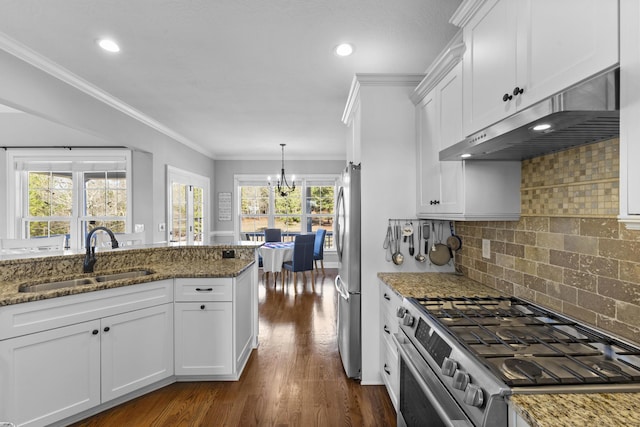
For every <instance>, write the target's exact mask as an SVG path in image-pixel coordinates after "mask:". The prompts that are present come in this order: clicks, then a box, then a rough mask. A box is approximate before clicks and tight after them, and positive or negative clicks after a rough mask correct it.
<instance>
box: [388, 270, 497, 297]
mask: <svg viewBox="0 0 640 427" xmlns="http://www.w3.org/2000/svg"><path fill="white" fill-rule="evenodd" d="M378 278H380V280H382V281H383V282H384V283H386V284H387V285H389V286H390V287H391V288H392V289H393V290H395V291H396V292H397V293H398V294H400V295H401V296H403V297H407V298H416V297H424V296H433V297H436V296H458V297H462V296H466V297H473V296H487V295H491V296H498V295H500V292H498V291H497V290H495V289H493V288H490V287H488V286H485V285H483V284H481V283H478V282H476V281H474V280H471V279H469V278H468V277H465V276H461V275H458V274H453V273H378Z"/></svg>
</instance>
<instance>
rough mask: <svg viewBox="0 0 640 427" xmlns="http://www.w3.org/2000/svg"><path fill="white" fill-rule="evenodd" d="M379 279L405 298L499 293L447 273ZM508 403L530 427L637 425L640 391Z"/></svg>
mask: <svg viewBox="0 0 640 427" xmlns="http://www.w3.org/2000/svg"><path fill="white" fill-rule="evenodd" d="M378 278H379V279H380V280H382V281H383V282H384V283H386V284H387V285H389V286H390V287H391V288H392V289H393V290H394V291H395V292H397V293H398V294H399V295H400V296H401V297H406V298H414V297H423V296H432V297H436V296H445V297H446V296H454V297H460V296H467V297H472V296H485V295H491V296H498V295H501V294H502V293H501V292H499V291H498V290H496V289H493V288H491V287H488V286H486V285H483V284H481V283H478V282H476V281H474V280H472V279H469V278H468V277H464V276H460V275H455V274H449V273H378ZM509 405H510V406H511V407H512V408H513V411H514V412H515V413H516V414H518V415H519V416H520V417H521V418H522V419H523V420H524V421H525V422H527V423H528V424H529V425H530V426H531V427H576V426H585V425H597V426H602V427H614V426H615V427H619V426H640V409H639V408H640V393H573V394H515V395H512V396H510V397H509ZM517 425H518V426H520V424H517Z"/></svg>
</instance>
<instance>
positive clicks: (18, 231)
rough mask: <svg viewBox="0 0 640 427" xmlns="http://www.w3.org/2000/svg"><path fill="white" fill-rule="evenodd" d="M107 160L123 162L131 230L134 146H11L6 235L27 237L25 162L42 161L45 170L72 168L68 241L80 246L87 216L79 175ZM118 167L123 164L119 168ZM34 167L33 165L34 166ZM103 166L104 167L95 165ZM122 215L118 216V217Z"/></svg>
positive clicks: (127, 224) (8, 151)
mask: <svg viewBox="0 0 640 427" xmlns="http://www.w3.org/2000/svg"><path fill="white" fill-rule="evenodd" d="M105 162H114V163H115V162H117V163H119V164H121V165H124V169H125V172H126V183H127V184H126V185H127V214H126V215H125V217H124V221H125V224H126V231H127V232H128V233H130V232H131V218H132V216H131V213H132V205H131V203H132V200H133V196H132V185H131V183H132V181H131V175H132V173H131V150H126V149H87V148H42V149H37V150H36V149H8V150H7V157H6V170H7V211H6V212H7V223H6V230H7V237H8V238H14V239H21V238H25V236H24V229H25V227H24V224H23V218H25V217H26V216H27V215H26V212H27V209H28V197H27V196H26V191H28V190H27V185H28V170H27V169H26V168H25V167H24V166H23V165H24V164H33V163H39V164H41V165H42V166H43V168H48V169H43V171H46V170H51V171H57V170H62V169H61V168H62V166H60V167H57V165H64V168H66V169H67V170H70V171H71V172H73V180H74V182H73V184H74V185H73V188H74V194H73V198H74V199H73V200H74V204H73V211H72V214H71V218H72V219H71V227H70V230H69V231H70V239H69V245H70V248H71V249H81V248H82V246H83V239H81V238H80V237H81V236H80V235H81V225H82V222H83V221H86V220H87V218H86V216H84V215H81V214H80V211H79V208H80V206H81V205H82V204H83V203H84V186H83V184H82V182H81V180H80V179H79V176H80V174H81V173H82V172H90V171H92V168H96V167H97V165H99V164H101V163H105ZM118 169H119V170H120V169H121V168H118ZM31 170H32V171H33V169H31ZM95 170H103V169H95ZM120 219H122V217H118V218H117V220H120Z"/></svg>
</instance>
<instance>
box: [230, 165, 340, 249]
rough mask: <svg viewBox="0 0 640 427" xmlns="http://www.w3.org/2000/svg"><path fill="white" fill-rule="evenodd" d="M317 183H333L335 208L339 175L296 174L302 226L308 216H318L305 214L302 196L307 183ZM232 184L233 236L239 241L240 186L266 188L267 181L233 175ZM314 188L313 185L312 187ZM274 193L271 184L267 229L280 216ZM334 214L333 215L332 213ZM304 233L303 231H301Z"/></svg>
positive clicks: (257, 177)
mask: <svg viewBox="0 0 640 427" xmlns="http://www.w3.org/2000/svg"><path fill="white" fill-rule="evenodd" d="M317 181H321V182H322V181H325V182H327V183H329V182H333V184H334V186H335V190H336V191H334V195H333V199H334V200H333V205H334V207H335V204H336V200H335V199H336V197H337V196H338V194H337V190H338V182H339V181H340V175H339V174H308V175H307V174H303V175H300V174H296V189H298V188H300V197H301V203H302V214H301V215H300V216H301V223H302V224H306V223H307V219H308V218H309V217H310V216H319V215H309V214H307V211H306V209H305V205H304V202H305V200H304V196H305V194H306V192H307V191H306V190H307V186H308V185H307V183H308V182H312V183H315V182H317ZM233 182H234V188H235V191H234V192H233V209H234V212H233V215H234V218H235V224H234V233H235V236H236V238H237V239H238V240H240V233H241V231H240V225H241V221H240V208H241V206H240V203H241V200H240V194H241V192H240V187H241V186H250V185H255V186H264V187H267V186H268V185H269V184H268V181H267V179H266V177H265V176H264V175H244V174H242V175H240V174H238V175H234V176H233ZM312 186H314V185H312ZM274 211H275V192H274V189H273V184H272V185H271V189H270V191H269V214H268V226H269V227H273V226H274V218H275V217H276V216H282V215H280V214H276V213H275V212H274ZM334 214H335V213H334ZM303 233H304V231H303ZM327 250H328V249H325V251H327ZM332 250H335V248H332Z"/></svg>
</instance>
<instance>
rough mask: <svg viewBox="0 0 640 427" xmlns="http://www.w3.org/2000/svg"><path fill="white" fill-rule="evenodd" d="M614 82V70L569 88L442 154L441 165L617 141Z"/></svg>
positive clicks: (617, 109) (515, 157) (617, 107)
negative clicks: (464, 160)
mask: <svg viewBox="0 0 640 427" xmlns="http://www.w3.org/2000/svg"><path fill="white" fill-rule="evenodd" d="M618 82H619V71H618V70H614V71H611V72H608V73H606V74H603V75H600V76H598V77H595V78H593V79H591V80H588V81H586V82H584V83H582V84H579V85H577V86H575V87H572V88H571V89H568V90H566V91H564V92H561V93H559V94H557V95H554V96H552V97H550V98H547V99H545V100H544V101H541V102H539V103H537V104H534V105H532V106H531V107H528V108H526V109H524V110H522V111H519V112H517V113H515V114H513V115H512V116H509V117H507V118H505V119H504V120H502V121H500V122H498V123H496V124H494V125H492V126H489V127H487V128H485V129H483V130H481V131H480V132H476V133H475V134H472V135H470V136H469V137H467V138H465V139H464V140H463V141H461V142H459V143H457V144H454V145H452V146H451V147H449V148H447V149H445V150H442V151H440V160H461V159H468V160H524V159H530V158H533V157H538V156H541V155H544V154H549V153H553V152H556V151H562V150H566V149H568V148H571V147H574V146H577V145H583V144H590V143H593V142H598V141H604V140H606V139H610V138H614V137H617V136H618V135H619V134H620V105H619V101H618V94H619V91H620V87H619V83H618ZM542 125H544V126H542ZM535 129H537V130H535Z"/></svg>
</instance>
